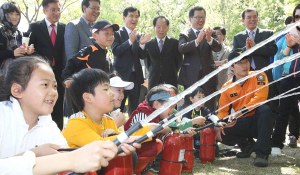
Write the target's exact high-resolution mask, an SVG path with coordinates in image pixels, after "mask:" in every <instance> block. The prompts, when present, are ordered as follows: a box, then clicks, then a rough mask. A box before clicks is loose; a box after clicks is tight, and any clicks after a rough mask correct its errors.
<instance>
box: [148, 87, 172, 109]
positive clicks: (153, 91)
mask: <svg viewBox="0 0 300 175" xmlns="http://www.w3.org/2000/svg"><path fill="white" fill-rule="evenodd" d="M161 92H169V88H167V87H166V86H165V85H163V84H160V85H158V86H154V87H153V88H151V89H150V91H149V92H148V93H147V96H146V101H147V103H148V105H149V106H151V107H153V103H154V101H158V102H159V103H161V104H162V103H164V102H165V100H154V101H149V99H151V97H152V95H154V94H158V93H161Z"/></svg>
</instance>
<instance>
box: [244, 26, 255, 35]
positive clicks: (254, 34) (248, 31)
mask: <svg viewBox="0 0 300 175" xmlns="http://www.w3.org/2000/svg"><path fill="white" fill-rule="evenodd" d="M246 30H247V32H248V34H250V31H251V30H249V29H246ZM256 30H257V27H255V29H254V30H253V32H254V35H256Z"/></svg>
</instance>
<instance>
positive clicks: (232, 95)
mask: <svg viewBox="0 0 300 175" xmlns="http://www.w3.org/2000/svg"><path fill="white" fill-rule="evenodd" d="M236 96H238V94H237V93H234V94H230V97H236Z"/></svg>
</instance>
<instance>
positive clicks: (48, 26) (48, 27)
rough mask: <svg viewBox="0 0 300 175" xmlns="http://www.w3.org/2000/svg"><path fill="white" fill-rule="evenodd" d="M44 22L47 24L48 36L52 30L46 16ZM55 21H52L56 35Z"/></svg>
mask: <svg viewBox="0 0 300 175" xmlns="http://www.w3.org/2000/svg"><path fill="white" fill-rule="evenodd" d="M45 22H46V25H47V29H48V32H49V36H50V35H51V32H52V27H51V24H52V23H51V22H49V21H48V20H47V18H45ZM57 23H58V22H56V23H54V25H55V26H54V30H55V33H56V35H57Z"/></svg>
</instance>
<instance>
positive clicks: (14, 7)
mask: <svg viewBox="0 0 300 175" xmlns="http://www.w3.org/2000/svg"><path fill="white" fill-rule="evenodd" d="M5 4H9V7H8V13H10V12H17V13H19V14H20V15H21V9H20V6H19V4H18V3H16V2H7V3H5ZM2 5H3V4H2Z"/></svg>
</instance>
